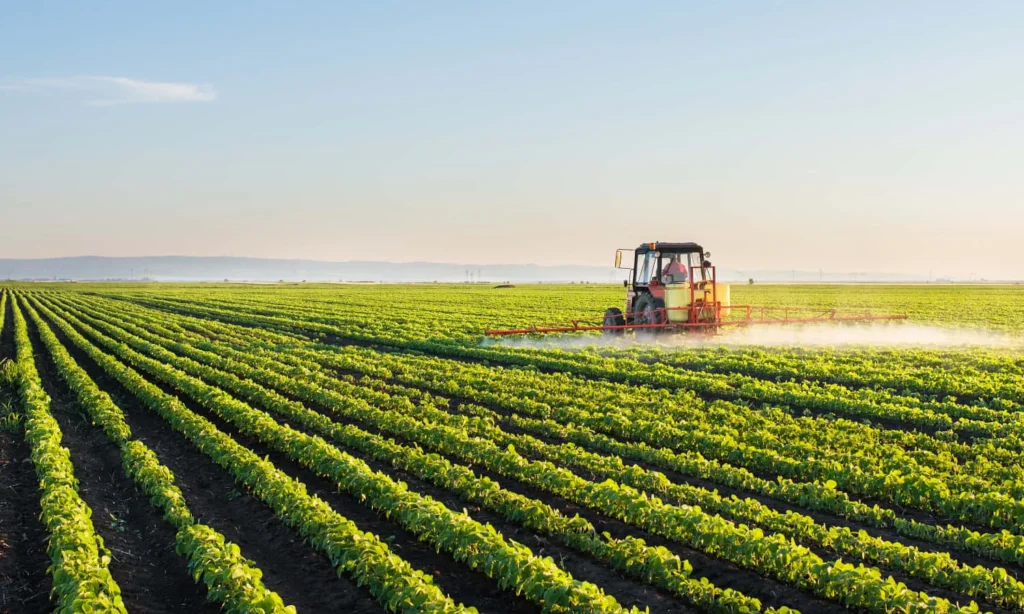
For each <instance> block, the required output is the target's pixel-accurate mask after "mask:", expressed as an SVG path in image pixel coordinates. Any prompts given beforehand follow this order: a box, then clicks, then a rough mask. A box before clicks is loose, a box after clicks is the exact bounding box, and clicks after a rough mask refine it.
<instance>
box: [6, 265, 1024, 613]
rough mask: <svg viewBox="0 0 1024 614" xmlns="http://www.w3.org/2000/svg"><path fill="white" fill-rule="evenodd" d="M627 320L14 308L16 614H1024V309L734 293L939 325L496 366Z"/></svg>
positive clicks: (571, 350) (428, 296)
mask: <svg viewBox="0 0 1024 614" xmlns="http://www.w3.org/2000/svg"><path fill="white" fill-rule="evenodd" d="M622 295H623V290H622V288H621V286H599V285H561V286H554V285H544V286H521V287H515V288H494V287H492V286H487V285H479V284H478V285H470V284H460V285H394V286H387V285H355V284H353V285H340V284H339V285H313V284H290V285H289V284H281V285H276V284H275V285H238V284H235V285H228V284H223V285H221V284H206V285H165V284H9V285H8V286H6V287H5V288H4V289H3V290H2V291H0V304H2V305H0V306H2V308H0V329H2V334H0V361H2V373H0V612H11V613H23V612H28V613H34V612H47V611H54V610H59V611H61V612H126V611H127V612H267V613H270V612H294V611H298V612H380V611H392V612H472V611H478V612H495V613H497V612H621V611H634V610H639V611H644V610H649V611H650V612H758V611H763V612H793V611H800V612H805V613H809V612H843V611H849V612H900V613H903V612H906V613H910V612H914V613H919V612H940V613H942V612H978V611H984V612H1019V611H1024V582H1022V579H1024V467H1022V465H1021V453H1022V451H1024V349H1022V348H1024V343H1022V342H1021V339H1022V334H1024V286H1012V285H1004V286H997V285H990V286H981V285H979V286H961V285H956V286H939V285H920V286H911V285H906V286H864V285H848V286H843V285H821V286H818V285H802V286H801V285H794V286H787V285H777V286H771V285H764V286H762V285H757V286H745V285H744V286H740V285H737V286H734V289H733V296H732V298H733V301H734V302H736V303H753V304H769V305H803V306H815V307H842V308H856V309H861V308H867V307H868V306H871V307H872V308H877V309H878V310H879V311H880V312H893V313H906V314H907V315H908V316H909V323H907V324H906V326H910V327H913V328H909V329H907V328H900V327H902V326H904V325H903V324H876V325H874V326H879V327H881V328H874V329H872V330H873V331H875V332H873V333H871V336H870V337H869V338H870V339H871V345H861V344H855V345H845V344H844V345H834V344H831V343H829V342H828V340H829V337H828V336H827V335H824V336H822V339H823V341H824V342H822V343H815V344H813V345H805V344H803V343H802V342H801V338H800V337H795V338H794V339H795V342H789V343H772V344H769V345H760V344H758V345H750V344H744V343H724V342H719V340H717V339H714V338H712V339H704V340H702V341H700V342H694V343H687V342H685V341H680V342H677V341H668V342H655V343H632V342H628V341H623V342H618V343H602V338H601V337H600V336H599V335H591V336H586V337H582V338H581V337H578V336H577V337H569V336H563V337H561V338H556V339H555V340H554V341H551V340H550V339H528V340H508V341H495V340H489V339H488V340H485V339H484V338H483V331H484V330H486V329H488V328H504V327H516V326H529V325H532V324H536V323H545V322H562V321H566V320H569V319H573V318H576V317H580V316H586V315H600V314H601V313H602V312H603V311H604V309H605V308H607V307H609V306H613V305H620V304H621V303H622ZM858 326H867V325H858ZM847 330H855V331H860V330H864V329H862V328H850V329H847ZM907 330H912V331H916V333H915V336H911V337H907V336H906V335H904V332H905V331H907ZM947 333H948V334H947ZM887 338H891V339H894V340H900V342H899V343H892V344H888V343H885V340H886V339H887ZM936 340H938V341H940V342H941V345H933V344H932V343H933V342H935V341H936ZM959 341H964V342H966V343H972V344H973V345H964V346H961V345H959Z"/></svg>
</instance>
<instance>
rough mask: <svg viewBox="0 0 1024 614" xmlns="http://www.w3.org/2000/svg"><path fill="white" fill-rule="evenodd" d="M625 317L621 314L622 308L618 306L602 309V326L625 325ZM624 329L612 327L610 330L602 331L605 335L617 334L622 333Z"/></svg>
mask: <svg viewBox="0 0 1024 614" xmlns="http://www.w3.org/2000/svg"><path fill="white" fill-rule="evenodd" d="M625 324H626V318H625V317H624V316H623V315H622V310H621V309H619V308H618V307H609V308H608V309H605V310H604V324H603V326H625ZM623 330H624V329H621V328H614V329H612V330H606V331H603V332H604V334H605V335H609V336H619V335H621V334H622V331H623Z"/></svg>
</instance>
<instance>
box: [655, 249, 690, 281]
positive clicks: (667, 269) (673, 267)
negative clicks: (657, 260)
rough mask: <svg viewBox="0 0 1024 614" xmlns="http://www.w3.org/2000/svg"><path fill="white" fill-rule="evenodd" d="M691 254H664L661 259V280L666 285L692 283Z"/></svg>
mask: <svg viewBox="0 0 1024 614" xmlns="http://www.w3.org/2000/svg"><path fill="white" fill-rule="evenodd" d="M690 264H691V262H690V254H664V255H663V256H662V258H661V280H662V281H663V282H664V283H666V284H682V283H686V282H688V281H690Z"/></svg>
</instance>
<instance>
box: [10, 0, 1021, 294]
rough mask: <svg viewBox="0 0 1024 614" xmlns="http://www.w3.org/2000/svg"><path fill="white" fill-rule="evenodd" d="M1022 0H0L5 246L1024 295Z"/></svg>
mask: <svg viewBox="0 0 1024 614" xmlns="http://www.w3.org/2000/svg"><path fill="white" fill-rule="evenodd" d="M1022 32H1024V3H1020V2H999V1H992V2H986V1H982V2H973V3H966V2H942V1H940V2H917V1H911V0H908V1H904V2H870V1H865V2H855V3H835V2H799V1H792V2H753V1H751V2H734V1H725V2H720V3H697V2H689V3H687V2H675V1H665V2H660V1H648V2H639V3H621V2H605V1H592V2H575V1H566V2H533V1H522V2H506V3H480V2H459V1H455V0H452V1H448V2H435V3H425V2H388V1H383V2H294V3H285V2H259V1H256V2H245V3H243V2H187V1H179V2H174V3H150V2H96V3H82V2H43V1H40V2H15V1H13V0H0V258H42V257H56V256H75V255H101V256H144V255H201V256H228V255H230V256H256V257H270V258H309V259H321V260H394V261H433V262H453V263H478V264H494V263H539V264H593V265H607V264H610V263H611V261H612V259H613V257H614V251H615V249H616V248H621V247H635V246H636V245H637V244H639V243H641V242H645V241H653V240H662V241H697V242H699V243H701V244H702V245H704V246H705V248H706V249H708V250H709V251H711V252H712V254H713V255H714V258H713V260H715V263H716V264H719V265H721V266H726V267H731V268H734V269H741V270H744V269H750V270H755V269H791V268H797V269H805V270H807V269H809V270H816V269H819V268H822V269H824V270H826V271H836V272H867V273H871V272H878V273H881V272H890V273H913V274H920V275H932V276H935V277H941V276H957V277H966V276H974V277H979V278H980V277H986V278H989V279H1024V241H1022V240H1021V236H1022V235H1024V172H1021V169H1022V167H1024V34H1022Z"/></svg>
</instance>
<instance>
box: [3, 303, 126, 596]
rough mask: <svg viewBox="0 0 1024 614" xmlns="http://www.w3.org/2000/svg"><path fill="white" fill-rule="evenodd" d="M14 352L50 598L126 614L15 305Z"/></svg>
mask: <svg viewBox="0 0 1024 614" xmlns="http://www.w3.org/2000/svg"><path fill="white" fill-rule="evenodd" d="M12 307H13V314H14V318H13V319H14V343H15V353H16V368H15V373H14V379H15V385H16V387H17V393H18V396H19V400H20V403H21V407H22V411H23V413H24V415H25V424H24V430H25V439H26V440H27V441H28V444H29V449H30V457H31V460H32V465H33V467H35V472H36V476H37V477H38V478H39V487H40V490H41V493H40V502H39V503H40V507H41V508H42V513H41V515H40V519H41V520H42V521H43V524H44V525H45V526H46V529H47V531H48V532H49V539H48V541H47V548H46V552H47V554H48V555H49V557H50V561H51V563H50V566H49V569H48V572H49V573H50V574H51V575H52V576H53V590H52V593H51V597H56V610H57V611H58V612H61V613H62V614H64V613H71V612H127V610H126V609H125V606H124V601H123V600H122V599H121V589H120V587H119V586H118V585H117V582H115V581H114V578H113V577H112V576H111V575H110V570H109V569H108V566H109V564H110V560H111V558H110V552H109V551H108V550H107V549H106V547H105V546H104V545H103V538H102V537H100V536H99V535H97V534H96V531H95V527H93V524H92V519H91V518H92V510H91V509H89V506H88V505H86V503H85V501H83V500H82V498H81V497H80V496H79V494H78V481H77V480H76V479H75V471H74V466H73V465H72V464H71V453H70V452H69V451H68V449H67V448H65V447H63V446H62V445H61V431H60V427H59V426H58V425H57V421H56V420H55V419H54V417H53V415H51V414H50V398H49V396H47V394H46V392H45V391H44V390H43V384H42V380H40V378H39V372H38V371H37V370H36V366H35V357H34V356H33V354H32V344H31V341H30V340H29V336H28V327H27V325H26V323H25V318H24V317H23V316H22V315H21V310H20V309H18V306H17V304H16V302H15V301H13V300H12Z"/></svg>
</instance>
